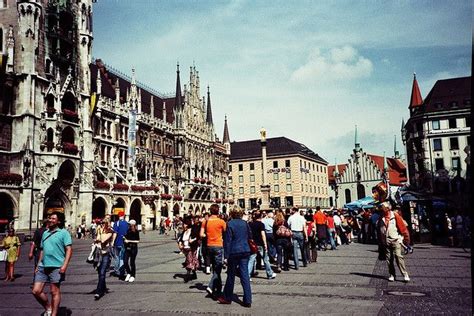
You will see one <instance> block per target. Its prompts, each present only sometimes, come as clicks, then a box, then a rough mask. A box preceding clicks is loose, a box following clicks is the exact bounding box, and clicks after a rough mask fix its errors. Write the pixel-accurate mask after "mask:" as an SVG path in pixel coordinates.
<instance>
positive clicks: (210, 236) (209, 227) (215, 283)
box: [200, 204, 227, 297]
mask: <svg viewBox="0 0 474 316" xmlns="http://www.w3.org/2000/svg"><path fill="white" fill-rule="evenodd" d="M210 212H211V216H210V217H209V218H208V219H207V220H206V221H204V222H203V223H202V225H201V232H200V235H201V238H202V241H203V247H204V249H205V255H207V256H208V258H209V260H210V263H211V265H212V277H211V280H210V281H209V284H208V286H207V288H206V291H207V293H208V294H209V295H211V296H212V297H218V296H220V295H222V278H221V272H222V267H223V260H224V234H225V231H226V228H227V224H226V222H224V221H223V220H222V219H220V218H219V205H217V204H212V205H211V207H210ZM206 268H207V267H206ZM206 272H207V271H206Z"/></svg>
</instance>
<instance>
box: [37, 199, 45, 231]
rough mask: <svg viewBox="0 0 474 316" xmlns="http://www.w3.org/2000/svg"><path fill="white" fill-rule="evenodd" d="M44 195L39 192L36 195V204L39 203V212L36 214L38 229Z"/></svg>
mask: <svg viewBox="0 0 474 316" xmlns="http://www.w3.org/2000/svg"><path fill="white" fill-rule="evenodd" d="M43 198H44V196H43V194H41V192H38V193H36V194H35V202H36V203H38V210H37V213H36V229H38V228H39V217H40V215H39V214H40V204H41V202H43Z"/></svg>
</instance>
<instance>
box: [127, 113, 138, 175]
mask: <svg viewBox="0 0 474 316" xmlns="http://www.w3.org/2000/svg"><path fill="white" fill-rule="evenodd" d="M128 123H129V124H128V170H129V171H130V172H131V173H132V174H133V170H134V168H135V147H136V143H137V131H136V129H137V110H136V109H132V110H130V113H129V117H128Z"/></svg>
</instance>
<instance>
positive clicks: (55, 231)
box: [43, 230, 58, 244]
mask: <svg viewBox="0 0 474 316" xmlns="http://www.w3.org/2000/svg"><path fill="white" fill-rule="evenodd" d="M57 232H58V231H57V230H55V231H54V232H52V233H51V234H50V235H48V236H47V237H46V238H45V239H44V240H43V244H44V242H45V241H46V240H48V239H49V237H51V236H53V235H54V234H56V233H57Z"/></svg>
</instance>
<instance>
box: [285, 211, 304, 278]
mask: <svg viewBox="0 0 474 316" xmlns="http://www.w3.org/2000/svg"><path fill="white" fill-rule="evenodd" d="M291 211H292V212H293V215H291V216H290V217H289V218H288V227H290V229H291V231H292V232H293V256H294V258H293V259H294V261H295V270H298V269H299V267H300V263H299V259H298V247H299V248H300V252H301V259H302V261H303V267H306V266H307V265H308V262H307V261H306V254H305V251H304V243H305V241H306V240H308V236H307V235H306V234H307V227H306V220H305V219H304V217H303V216H301V215H300V212H299V211H298V209H297V208H296V207H293V208H292V209H291Z"/></svg>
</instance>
